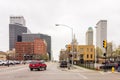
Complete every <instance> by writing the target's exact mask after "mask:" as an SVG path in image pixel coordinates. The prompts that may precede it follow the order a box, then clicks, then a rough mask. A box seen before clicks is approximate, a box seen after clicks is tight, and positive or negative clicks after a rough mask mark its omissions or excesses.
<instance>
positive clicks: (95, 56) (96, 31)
mask: <svg viewBox="0 0 120 80" xmlns="http://www.w3.org/2000/svg"><path fill="white" fill-rule="evenodd" d="M95 28H96V34H97V27H96V26H95ZM96 45H97V41H96ZM96 48H97V47H96V46H95V66H94V67H95V68H96V61H97V59H96V57H97V56H96V55H97V54H96Z"/></svg>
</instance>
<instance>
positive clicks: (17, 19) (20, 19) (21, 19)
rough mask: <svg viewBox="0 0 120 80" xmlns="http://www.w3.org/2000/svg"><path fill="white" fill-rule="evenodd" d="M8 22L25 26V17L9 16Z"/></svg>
mask: <svg viewBox="0 0 120 80" xmlns="http://www.w3.org/2000/svg"><path fill="white" fill-rule="evenodd" d="M10 24H21V25H22V26H25V25H26V23H25V19H24V17H23V16H10Z"/></svg>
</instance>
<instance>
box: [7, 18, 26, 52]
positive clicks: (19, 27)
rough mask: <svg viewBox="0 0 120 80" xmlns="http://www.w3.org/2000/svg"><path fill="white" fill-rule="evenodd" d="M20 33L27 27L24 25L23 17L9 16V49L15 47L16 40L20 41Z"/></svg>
mask: <svg viewBox="0 0 120 80" xmlns="http://www.w3.org/2000/svg"><path fill="white" fill-rule="evenodd" d="M19 18H20V19H19ZM22 20H23V21H22ZM22 33H27V27H25V20H24V18H23V17H17V16H14V17H10V24H9V50H12V49H13V48H15V43H16V42H22Z"/></svg>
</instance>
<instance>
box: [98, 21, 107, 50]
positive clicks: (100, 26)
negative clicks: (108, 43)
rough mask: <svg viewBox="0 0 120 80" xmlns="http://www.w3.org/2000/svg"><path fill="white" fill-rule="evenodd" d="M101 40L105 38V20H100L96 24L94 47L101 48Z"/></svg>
mask: <svg viewBox="0 0 120 80" xmlns="http://www.w3.org/2000/svg"><path fill="white" fill-rule="evenodd" d="M103 40H107V20H100V21H99V22H98V23H97V24H96V47H99V48H101V49H102V50H103V52H104V51H105V49H104V48H103Z"/></svg>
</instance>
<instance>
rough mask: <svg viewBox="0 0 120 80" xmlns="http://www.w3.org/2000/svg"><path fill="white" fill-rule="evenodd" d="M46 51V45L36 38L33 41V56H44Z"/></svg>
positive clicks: (43, 41)
mask: <svg viewBox="0 0 120 80" xmlns="http://www.w3.org/2000/svg"><path fill="white" fill-rule="evenodd" d="M46 49H47V44H46V42H45V40H43V39H40V38H36V39H35V40H34V54H45V53H46V51H47V50H46Z"/></svg>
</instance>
